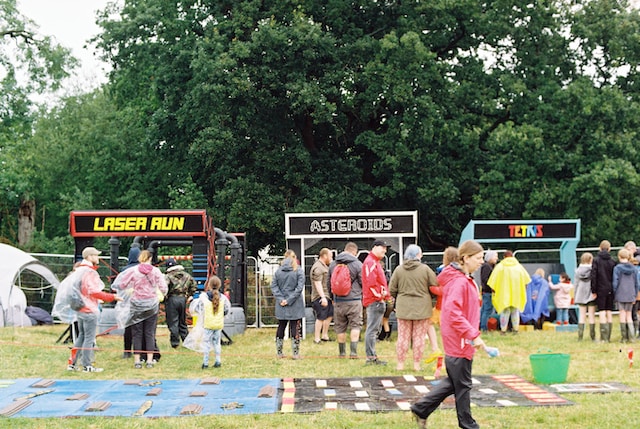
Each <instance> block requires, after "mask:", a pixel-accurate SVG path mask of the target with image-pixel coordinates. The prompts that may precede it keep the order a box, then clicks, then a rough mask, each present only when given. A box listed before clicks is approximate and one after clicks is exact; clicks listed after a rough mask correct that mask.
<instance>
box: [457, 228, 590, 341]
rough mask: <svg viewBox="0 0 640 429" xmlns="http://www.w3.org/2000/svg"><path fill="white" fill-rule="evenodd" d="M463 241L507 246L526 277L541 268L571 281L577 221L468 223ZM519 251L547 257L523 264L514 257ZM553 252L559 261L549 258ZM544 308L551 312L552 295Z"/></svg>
mask: <svg viewBox="0 0 640 429" xmlns="http://www.w3.org/2000/svg"><path fill="white" fill-rule="evenodd" d="M466 240H476V241H478V242H480V243H484V244H489V245H493V246H494V250H496V248H495V246H499V245H504V246H507V248H509V249H510V250H513V251H514V255H515V256H516V258H518V261H519V262H520V263H521V264H522V266H523V267H524V268H525V269H526V270H527V272H528V273H529V275H533V273H534V272H535V271H536V269H538V268H542V269H544V271H545V273H546V275H547V276H549V275H551V276H552V277H556V278H557V277H558V275H559V274H560V273H561V272H563V271H564V272H566V273H567V274H568V275H569V276H570V277H571V278H572V279H573V277H574V274H575V270H576V267H577V255H576V248H577V247H578V243H579V242H580V219H544V220H540V219H538V220H531V219H529V220H471V221H470V222H469V223H468V224H467V226H466V227H465V228H464V230H463V231H462V234H461V235H460V244H461V243H462V242H464V241H466ZM554 243H556V245H555V246H553V245H554ZM549 244H551V246H549ZM557 244H559V248H558V247H557ZM521 249H526V251H530V250H531V249H534V250H533V251H534V252H536V253H540V254H543V255H547V256H546V257H544V258H542V259H543V260H542V261H539V262H523V261H524V258H523V259H522V260H521V259H519V257H518V251H519V250H521ZM524 251H525V250H523V252H524ZM551 252H553V253H551ZM556 253H559V259H558V258H554V257H551V256H549V255H552V254H556ZM522 254H523V255H524V254H525V253H522ZM554 281H556V282H557V280H554ZM548 308H549V311H550V312H553V311H554V309H555V306H554V302H553V294H552V293H550V294H549V299H548ZM570 320H577V319H576V318H575V309H571V310H570ZM570 329H572V328H570Z"/></svg>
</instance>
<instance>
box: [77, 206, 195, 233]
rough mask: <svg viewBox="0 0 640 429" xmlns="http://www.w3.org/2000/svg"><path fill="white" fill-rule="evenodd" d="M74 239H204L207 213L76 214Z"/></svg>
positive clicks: (110, 212) (107, 211)
mask: <svg viewBox="0 0 640 429" xmlns="http://www.w3.org/2000/svg"><path fill="white" fill-rule="evenodd" d="M69 230H70V232H71V236H73V237H100V236H122V237H126V236H140V235H142V236H148V237H154V236H155V237H170V236H172V235H177V236H184V235H185V234H186V235H190V236H194V237H195V236H204V235H205V231H206V212H205V211H204V210H142V211H136V210H122V211H114V210H105V211H73V212H71V216H70V219H69Z"/></svg>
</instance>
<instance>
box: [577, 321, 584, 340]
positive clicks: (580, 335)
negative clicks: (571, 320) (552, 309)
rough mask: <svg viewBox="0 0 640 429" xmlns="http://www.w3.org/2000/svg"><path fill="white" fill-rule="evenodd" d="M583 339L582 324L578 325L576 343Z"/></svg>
mask: <svg viewBox="0 0 640 429" xmlns="http://www.w3.org/2000/svg"><path fill="white" fill-rule="evenodd" d="M582 337H584V323H578V341H582Z"/></svg>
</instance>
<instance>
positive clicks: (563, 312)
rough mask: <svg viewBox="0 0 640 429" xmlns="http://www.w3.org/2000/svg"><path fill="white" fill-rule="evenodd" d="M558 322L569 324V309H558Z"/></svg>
mask: <svg viewBox="0 0 640 429" xmlns="http://www.w3.org/2000/svg"><path fill="white" fill-rule="evenodd" d="M556 322H567V323H569V309H568V308H556Z"/></svg>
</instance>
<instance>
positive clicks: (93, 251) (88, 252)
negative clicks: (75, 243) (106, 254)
mask: <svg viewBox="0 0 640 429" xmlns="http://www.w3.org/2000/svg"><path fill="white" fill-rule="evenodd" d="M100 253H102V252H101V251H99V250H98V249H96V248H95V247H85V248H84V249H83V250H82V258H83V259H87V258H88V257H89V256H91V255H99V254H100Z"/></svg>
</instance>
